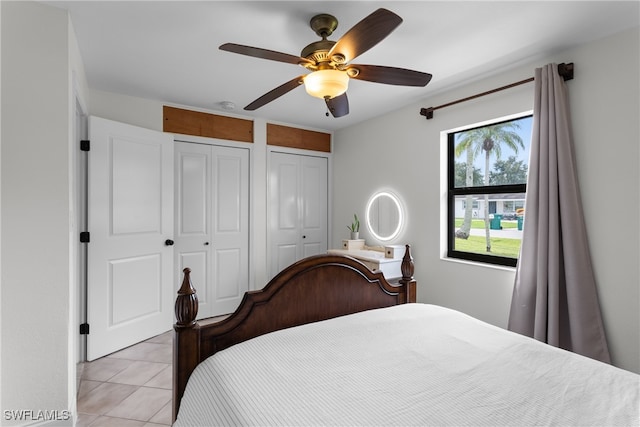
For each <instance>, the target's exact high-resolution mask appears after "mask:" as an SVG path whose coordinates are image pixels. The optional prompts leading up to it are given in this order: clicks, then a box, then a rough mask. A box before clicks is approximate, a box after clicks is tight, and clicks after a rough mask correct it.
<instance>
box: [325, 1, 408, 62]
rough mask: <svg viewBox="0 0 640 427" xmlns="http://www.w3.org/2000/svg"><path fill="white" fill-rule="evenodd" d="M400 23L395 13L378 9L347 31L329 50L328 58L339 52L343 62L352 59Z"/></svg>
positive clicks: (400, 19)
mask: <svg viewBox="0 0 640 427" xmlns="http://www.w3.org/2000/svg"><path fill="white" fill-rule="evenodd" d="M401 23H402V18H400V17H399V16H398V15H396V14H395V13H393V12H391V11H389V10H387V9H382V8H381V9H378V10H376V11H375V12H373V13H372V14H370V15H369V16H367V17H366V18H364V19H363V20H362V21H360V22H358V23H357V24H356V25H354V26H353V27H352V28H351V29H350V30H349V31H347V32H346V33H345V34H344V35H343V36H342V37H340V40H338V41H337V42H336V44H335V45H334V46H333V47H332V48H331V50H330V51H329V58H331V57H332V56H333V55H336V54H341V55H343V56H344V57H345V60H344V62H349V61H351V60H353V59H354V58H355V57H356V56H358V55H360V54H362V53H364V52H366V51H367V50H369V49H371V48H372V47H373V46H375V45H376V44H378V43H379V42H380V41H382V39H384V38H385V37H387V36H388V35H389V34H391V32H392V31H393V30H395V29H396V27H397V26H398V25H400V24H401Z"/></svg>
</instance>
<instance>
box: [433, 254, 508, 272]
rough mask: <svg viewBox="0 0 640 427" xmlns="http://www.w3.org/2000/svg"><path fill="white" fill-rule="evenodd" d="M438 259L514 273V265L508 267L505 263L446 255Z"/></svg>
mask: <svg viewBox="0 0 640 427" xmlns="http://www.w3.org/2000/svg"><path fill="white" fill-rule="evenodd" d="M440 260H441V261H445V262H453V263H457V264H464V265H470V266H474V267H482V268H489V269H492V270H502V271H509V272H512V273H515V271H516V267H509V266H507V265H498V264H488V263H486V262H479V261H470V260H466V259H460V258H450V257H447V256H441V257H440Z"/></svg>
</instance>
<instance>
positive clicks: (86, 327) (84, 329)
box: [80, 323, 89, 335]
mask: <svg viewBox="0 0 640 427" xmlns="http://www.w3.org/2000/svg"><path fill="white" fill-rule="evenodd" d="M80 335H89V324H88V323H82V324H80Z"/></svg>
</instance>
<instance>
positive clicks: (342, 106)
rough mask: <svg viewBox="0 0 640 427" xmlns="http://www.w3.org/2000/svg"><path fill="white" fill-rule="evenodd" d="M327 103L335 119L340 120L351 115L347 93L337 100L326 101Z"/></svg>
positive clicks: (336, 98) (339, 96)
mask: <svg viewBox="0 0 640 427" xmlns="http://www.w3.org/2000/svg"><path fill="white" fill-rule="evenodd" d="M325 102H326V103H327V108H328V109H329V111H330V112H331V115H333V117H336V118H338V117H342V116H346V115H347V114H349V99H347V94H346V93H343V94H342V95H338V96H336V97H335V98H331V99H325Z"/></svg>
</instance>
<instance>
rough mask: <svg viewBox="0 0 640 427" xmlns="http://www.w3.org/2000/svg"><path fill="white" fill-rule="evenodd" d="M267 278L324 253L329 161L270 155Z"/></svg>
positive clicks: (291, 155)
mask: <svg viewBox="0 0 640 427" xmlns="http://www.w3.org/2000/svg"><path fill="white" fill-rule="evenodd" d="M269 169H270V171H269V241H270V258H271V263H270V272H269V273H270V277H273V276H275V275H276V274H277V273H278V272H280V271H281V270H282V269H284V268H285V267H287V266H289V265H291V264H292V263H294V262H295V261H298V260H300V259H302V258H305V257H308V256H311V255H316V254H321V253H325V252H326V251H327V240H328V239H327V232H328V231H327V229H328V226H327V218H328V216H327V209H328V204H327V197H328V194H327V187H328V184H327V179H328V159H327V158H326V157H316V156H306V155H298V154H288V153H279V152H271V154H270V159H269Z"/></svg>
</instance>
